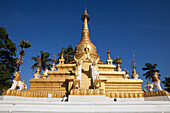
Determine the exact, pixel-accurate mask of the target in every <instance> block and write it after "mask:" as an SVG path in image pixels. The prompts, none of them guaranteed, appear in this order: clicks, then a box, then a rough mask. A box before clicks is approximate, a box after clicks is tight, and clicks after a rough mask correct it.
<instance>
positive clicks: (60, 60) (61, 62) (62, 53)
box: [59, 46, 65, 64]
mask: <svg viewBox="0 0 170 113" xmlns="http://www.w3.org/2000/svg"><path fill="white" fill-rule="evenodd" d="M64 61H65V59H64V46H63V47H62V51H61V58H60V59H59V64H64Z"/></svg>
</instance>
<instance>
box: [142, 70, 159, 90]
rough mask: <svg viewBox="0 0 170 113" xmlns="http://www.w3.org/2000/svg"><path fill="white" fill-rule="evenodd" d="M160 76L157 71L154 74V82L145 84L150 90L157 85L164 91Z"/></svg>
mask: <svg viewBox="0 0 170 113" xmlns="http://www.w3.org/2000/svg"><path fill="white" fill-rule="evenodd" d="M158 77H159V73H158V72H155V73H154V75H153V76H152V82H151V83H149V82H148V83H147V85H145V88H146V89H147V90H148V91H149V92H150V91H154V88H155V87H157V90H158V91H162V88H161V85H160V82H161V81H160V79H159V78H158Z"/></svg>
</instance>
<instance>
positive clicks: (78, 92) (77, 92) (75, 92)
mask: <svg viewBox="0 0 170 113" xmlns="http://www.w3.org/2000/svg"><path fill="white" fill-rule="evenodd" d="M70 95H105V91H104V90H103V89H72V90H71V92H70Z"/></svg>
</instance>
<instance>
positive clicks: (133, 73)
mask: <svg viewBox="0 0 170 113" xmlns="http://www.w3.org/2000/svg"><path fill="white" fill-rule="evenodd" d="M136 67H137V66H136V61H135V55H133V61H132V65H131V68H132V76H131V77H132V78H133V79H138V77H139V75H138V74H137V73H136V70H135V68H136Z"/></svg>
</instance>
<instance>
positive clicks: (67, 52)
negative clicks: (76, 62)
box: [56, 44, 75, 64]
mask: <svg viewBox="0 0 170 113" xmlns="http://www.w3.org/2000/svg"><path fill="white" fill-rule="evenodd" d="M63 51H64V55H63V56H64V59H65V62H64V63H65V64H67V63H69V62H70V61H71V60H72V59H73V56H74V54H75V51H74V49H73V47H72V45H71V44H70V45H69V46H68V47H67V48H63ZM61 54H62V51H61V52H60V53H58V56H59V58H58V59H57V61H56V62H57V63H58V62H59V59H60V58H61Z"/></svg>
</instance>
